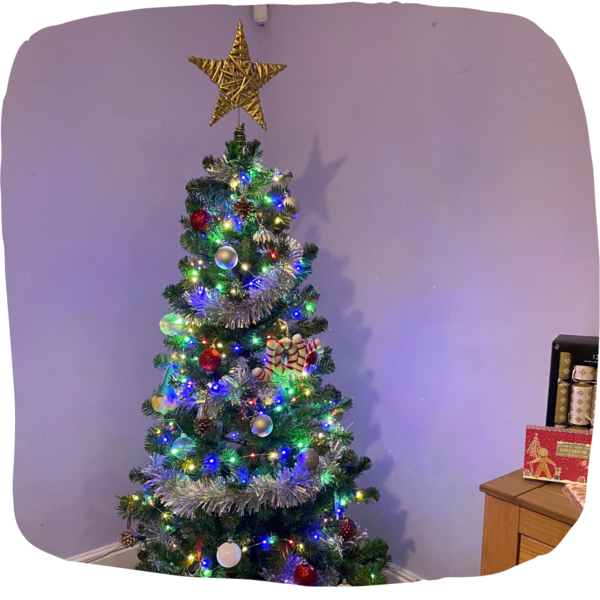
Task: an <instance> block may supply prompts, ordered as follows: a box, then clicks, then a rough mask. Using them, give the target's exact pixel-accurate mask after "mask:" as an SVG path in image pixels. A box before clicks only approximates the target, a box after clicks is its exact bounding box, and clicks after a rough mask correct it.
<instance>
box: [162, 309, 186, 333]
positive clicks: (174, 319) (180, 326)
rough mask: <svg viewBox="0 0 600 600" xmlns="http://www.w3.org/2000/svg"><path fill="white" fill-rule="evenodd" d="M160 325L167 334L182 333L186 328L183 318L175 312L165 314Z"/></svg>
mask: <svg viewBox="0 0 600 600" xmlns="http://www.w3.org/2000/svg"><path fill="white" fill-rule="evenodd" d="M158 326H159V327H160V330H161V331H162V332H163V333H164V334H165V335H180V334H181V333H182V332H183V331H184V329H185V324H184V322H183V319H182V318H181V317H180V316H179V315H175V314H173V313H169V314H168V315H165V316H164V317H163V318H162V319H161V320H160V323H159V324H158Z"/></svg>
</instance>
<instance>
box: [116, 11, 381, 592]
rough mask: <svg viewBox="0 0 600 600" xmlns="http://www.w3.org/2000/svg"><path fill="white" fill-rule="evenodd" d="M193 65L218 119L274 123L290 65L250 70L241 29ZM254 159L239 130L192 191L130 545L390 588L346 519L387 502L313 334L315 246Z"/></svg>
mask: <svg viewBox="0 0 600 600" xmlns="http://www.w3.org/2000/svg"><path fill="white" fill-rule="evenodd" d="M190 61H191V62H193V63H194V64H196V65H197V66H198V67H200V68H201V69H202V70H203V71H204V72H206V73H207V74H208V75H209V76H210V77H211V79H212V80H213V81H215V82H216V83H218V84H219V98H218V100H217V106H215V113H214V114H213V122H215V121H217V120H219V119H220V118H221V117H222V116H224V115H225V114H227V112H229V111H230V110H232V109H234V108H238V110H239V108H244V109H245V110H247V112H249V113H250V114H251V116H253V117H254V118H255V119H256V120H257V122H258V123H259V124H261V125H262V126H263V127H265V124H264V118H263V115H262V110H261V108H260V102H259V100H258V89H259V88H260V87H261V86H262V85H264V83H266V82H267V81H268V80H269V79H270V78H271V77H272V76H273V75H275V74H276V73H277V72H279V71H280V70H282V69H283V68H284V65H260V64H259V63H252V62H251V61H250V57H249V54H248V48H247V45H246V42H245V39H244V35H243V30H242V27H241V23H240V24H239V26H238V33H237V36H236V40H235V42H234V45H233V48H232V51H231V53H230V56H229V58H228V59H227V60H224V61H211V60H207V59H196V58H193V57H191V58H190ZM248 82H250V83H248ZM240 88H243V90H245V91H244V93H236V90H237V92H239V91H240ZM238 115H239V113H238ZM211 124H212V123H211ZM261 155H262V152H261V149H260V143H259V142H258V141H257V140H253V141H247V140H246V135H245V128H244V125H243V124H242V125H238V127H237V128H236V130H235V135H234V139H233V140H232V141H230V142H228V143H226V153H225V154H224V155H223V156H222V157H220V158H214V157H213V156H207V157H206V158H205V159H204V161H203V167H204V169H205V170H206V172H207V176H204V177H200V178H198V179H192V180H191V181H190V182H189V183H188V184H187V187H186V189H187V199H186V202H185V207H186V213H187V214H186V216H184V217H182V218H181V224H182V225H183V228H184V233H183V235H182V236H181V239H180V242H181V246H182V247H183V249H184V250H185V251H186V253H187V254H186V256H185V257H184V258H182V259H181V260H180V262H179V270H180V272H181V279H180V281H179V282H178V283H176V284H173V285H169V286H167V288H166V289H165V291H164V293H163V296H164V297H165V298H166V300H167V301H168V303H169V307H170V312H169V314H167V315H166V316H165V317H164V318H163V319H162V320H161V322H160V327H161V330H162V331H163V333H165V340H164V344H165V347H166V348H167V349H168V353H165V354H159V355H158V356H157V357H156V358H155V360H154V364H155V367H156V368H157V369H158V370H159V371H161V372H162V378H161V383H160V385H159V387H158V389H157V390H156V392H155V394H154V396H153V397H152V398H151V399H149V400H146V401H145V402H144V403H143V407H142V410H143V412H144V414H145V415H147V416H148V417H151V418H152V419H153V420H154V423H153V425H152V426H151V427H150V429H149V430H148V434H147V436H146V443H145V447H146V450H147V451H148V452H149V454H150V456H151V461H150V464H149V466H147V467H144V468H136V469H133V470H132V471H131V473H130V479H131V480H132V481H134V482H137V483H139V484H140V485H141V489H140V490H139V491H138V492H136V493H134V494H131V495H128V496H122V497H120V499H119V500H120V502H119V507H118V508H119V511H120V514H121V516H122V517H123V518H124V519H126V520H127V531H125V532H124V533H123V534H122V536H121V544H122V545H123V546H133V545H135V544H137V543H139V545H140V546H139V547H140V550H139V552H138V556H139V564H138V567H137V568H138V569H140V570H145V571H154V572H160V573H170V574H174V575H186V576H195V577H211V576H212V577H230V578H241V579H266V580H268V581H278V582H285V583H296V584H299V585H317V586H334V585H353V586H354V585H373V584H381V583H386V581H387V580H386V577H385V575H384V573H383V570H384V569H385V567H386V565H387V564H388V562H389V560H390V556H389V555H388V547H387V544H386V543H385V542H384V541H383V540H381V539H374V540H369V539H368V537H367V533H366V531H365V530H364V529H363V528H362V527H361V525H360V524H359V523H357V522H355V521H353V520H351V519H349V518H347V517H346V516H345V511H346V509H347V508H348V507H349V506H350V505H351V504H359V503H369V502H373V501H376V500H378V499H379V493H378V491H377V490H376V489H375V488H372V487H368V488H366V489H360V488H359V487H358V486H357V484H356V479H357V477H358V476H359V475H361V474H362V473H363V472H364V471H366V470H367V469H368V468H369V466H370V461H369V459H368V458H367V457H364V456H363V457H360V458H359V457H358V455H357V454H356V453H355V452H354V451H353V450H352V449H351V443H352V440H353V436H352V434H351V433H350V432H349V431H348V430H347V429H345V428H344V426H343V425H342V424H341V419H342V417H343V416H344V414H345V413H346V412H347V411H348V410H349V409H350V408H351V406H352V401H351V400H350V399H349V398H346V397H344V396H342V394H341V393H340V392H339V391H338V390H337V389H336V388H335V387H334V386H333V385H331V384H329V383H324V381H323V378H324V377H325V376H326V375H328V374H330V373H332V372H333V370H334V364H333V361H332V352H331V349H330V348H328V347H327V346H325V345H323V344H322V343H321V342H320V340H319V338H318V337H317V336H318V335H320V334H322V333H324V332H325V331H326V330H327V321H326V319H325V318H323V317H320V316H317V315H316V314H315V311H316V305H317V301H318V299H319V294H318V293H317V292H316V291H315V289H314V288H313V287H312V286H311V285H306V284H305V283H304V282H305V280H306V278H307V277H308V276H309V275H310V273H311V271H312V263H313V261H314V260H315V258H316V257H317V247H316V246H314V245H313V244H305V245H304V246H303V247H302V246H301V245H300V244H299V243H298V242H297V241H296V240H294V239H293V238H292V237H290V236H289V235H288V233H287V232H288V230H289V228H290V225H291V224H292V223H293V219H294V218H295V216H296V215H297V214H298V212H299V210H300V204H299V202H298V201H297V200H295V199H294V198H293V197H292V196H291V195H290V190H289V186H290V182H291V180H292V174H291V173H290V172H289V171H280V170H278V169H268V168H265V167H264V166H263V165H262V162H261ZM133 523H135V525H133Z"/></svg>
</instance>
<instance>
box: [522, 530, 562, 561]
mask: <svg viewBox="0 0 600 600" xmlns="http://www.w3.org/2000/svg"><path fill="white" fill-rule="evenodd" d="M552 550H554V548H553V547H552V546H548V544H542V542H538V541H537V540H534V539H532V538H530V537H527V536H526V535H521V536H520V539H519V564H522V563H524V562H527V561H528V560H531V559H532V558H535V557H536V556H541V555H542V554H548V552H551V551H552Z"/></svg>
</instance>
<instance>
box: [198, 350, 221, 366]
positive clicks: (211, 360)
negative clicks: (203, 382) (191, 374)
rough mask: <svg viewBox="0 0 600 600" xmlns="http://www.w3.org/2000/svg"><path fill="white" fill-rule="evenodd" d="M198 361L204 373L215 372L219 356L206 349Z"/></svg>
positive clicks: (215, 352) (219, 360)
mask: <svg viewBox="0 0 600 600" xmlns="http://www.w3.org/2000/svg"><path fill="white" fill-rule="evenodd" d="M198 361H199V362H200V366H201V367H202V368H203V369H204V370H205V371H208V372H210V371H216V370H217V369H218V368H219V365H220V364H221V355H220V354H219V352H218V351H217V350H215V349H214V348H207V349H206V350H203V351H202V354H200V358H199V359H198Z"/></svg>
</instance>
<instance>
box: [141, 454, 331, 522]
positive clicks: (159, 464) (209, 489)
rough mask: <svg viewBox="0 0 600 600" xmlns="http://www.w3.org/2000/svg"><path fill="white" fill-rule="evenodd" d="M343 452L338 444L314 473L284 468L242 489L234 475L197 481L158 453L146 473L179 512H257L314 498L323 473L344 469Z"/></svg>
mask: <svg viewBox="0 0 600 600" xmlns="http://www.w3.org/2000/svg"><path fill="white" fill-rule="evenodd" d="M341 455H342V449H341V448H340V446H339V444H336V445H335V446H334V447H333V448H332V449H331V450H330V451H329V452H328V453H327V454H326V455H325V456H324V457H322V458H321V461H320V465H319V467H318V468H317V469H316V470H315V471H313V472H309V471H306V470H303V469H298V468H295V469H293V470H292V469H286V468H284V469H281V470H280V471H279V474H278V476H277V477H275V476H273V475H257V476H255V477H253V478H252V479H251V480H250V482H249V483H248V484H247V485H246V486H245V487H244V488H242V489H240V488H239V487H237V484H239V481H238V480H237V479H236V478H233V477H232V478H222V477H215V478H208V477H202V478H200V479H198V480H196V481H194V480H192V479H190V478H189V477H188V476H187V475H186V474H184V473H182V472H180V471H173V470H169V469H165V467H164V465H163V462H164V459H165V458H166V457H164V456H158V455H154V456H153V457H152V462H151V464H150V466H148V467H146V468H145V469H144V472H145V473H146V474H147V475H148V476H149V477H150V480H149V481H148V483H147V485H148V486H149V487H150V488H151V489H152V490H153V493H154V495H155V496H156V497H158V498H160V499H161V501H162V502H163V503H164V504H165V505H166V506H168V507H169V508H170V509H171V510H172V511H173V513H174V514H176V515H186V516H188V517H190V518H193V516H194V512H195V511H196V510H197V509H202V510H203V511H204V512H205V513H207V514H217V515H222V514H224V513H227V512H236V513H238V514H239V515H243V514H251V513H253V512H257V511H259V510H260V509H261V508H262V507H263V506H265V505H268V506H271V507H273V508H290V507H292V506H298V505H299V504H303V503H304V502H307V501H309V500H311V499H312V498H314V497H315V495H316V494H317V493H318V492H319V491H320V490H321V489H322V487H323V484H322V482H321V478H322V476H323V475H324V474H325V473H326V472H328V473H330V474H331V475H334V474H335V473H336V472H337V471H338V470H339V469H340V466H339V460H340V458H341Z"/></svg>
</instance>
